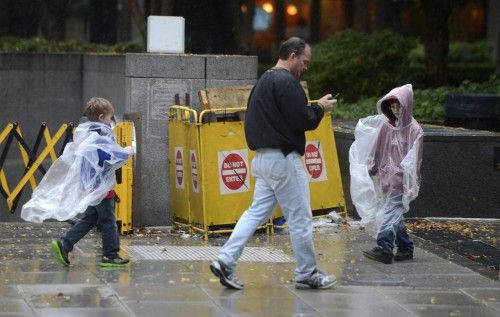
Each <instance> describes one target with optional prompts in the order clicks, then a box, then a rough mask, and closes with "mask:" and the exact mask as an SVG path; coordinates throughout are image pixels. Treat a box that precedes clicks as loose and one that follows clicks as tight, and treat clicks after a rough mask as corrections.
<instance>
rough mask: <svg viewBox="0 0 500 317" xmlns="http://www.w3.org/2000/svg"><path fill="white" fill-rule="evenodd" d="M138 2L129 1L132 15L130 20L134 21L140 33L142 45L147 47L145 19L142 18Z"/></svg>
mask: <svg viewBox="0 0 500 317" xmlns="http://www.w3.org/2000/svg"><path fill="white" fill-rule="evenodd" d="M138 1H139V0H129V4H130V13H131V14H132V19H133V20H134V23H135V25H136V26H137V29H138V30H139V32H140V33H141V36H142V40H143V42H144V45H145V46H146V47H147V44H146V41H147V34H146V19H145V18H144V12H143V11H142V9H141V6H140V5H139V2H138Z"/></svg>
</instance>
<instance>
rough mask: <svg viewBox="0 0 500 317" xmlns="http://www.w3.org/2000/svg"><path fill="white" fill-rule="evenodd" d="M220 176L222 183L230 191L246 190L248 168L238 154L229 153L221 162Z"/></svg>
mask: <svg viewBox="0 0 500 317" xmlns="http://www.w3.org/2000/svg"><path fill="white" fill-rule="evenodd" d="M220 175H221V177H222V182H223V184H224V185H225V187H227V188H228V189H229V190H231V191H237V190H240V189H245V187H246V189H247V190H248V185H247V183H248V182H247V175H248V168H247V164H246V162H245V159H244V158H243V157H242V156H241V155H240V154H239V153H234V152H232V153H229V154H228V155H226V156H224V159H223V160H222V164H221V168H220Z"/></svg>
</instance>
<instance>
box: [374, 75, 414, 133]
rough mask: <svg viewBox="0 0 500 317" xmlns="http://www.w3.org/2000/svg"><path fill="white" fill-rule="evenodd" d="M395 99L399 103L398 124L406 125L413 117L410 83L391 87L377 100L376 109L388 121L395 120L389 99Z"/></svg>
mask: <svg viewBox="0 0 500 317" xmlns="http://www.w3.org/2000/svg"><path fill="white" fill-rule="evenodd" d="M394 99H397V100H398V101H399V103H400V104H401V114H400V116H399V121H400V126H403V127H405V126H407V125H408V124H410V123H411V121H412V118H413V88H412V85H411V84H406V85H403V86H400V87H396V88H394V89H392V90H391V91H390V92H389V93H387V94H386V95H385V96H384V97H382V98H381V99H380V100H379V101H377V111H378V113H379V114H384V115H385V116H386V117H387V118H388V119H389V121H390V122H395V120H396V117H395V116H394V114H393V113H392V111H391V102H390V101H391V100H394Z"/></svg>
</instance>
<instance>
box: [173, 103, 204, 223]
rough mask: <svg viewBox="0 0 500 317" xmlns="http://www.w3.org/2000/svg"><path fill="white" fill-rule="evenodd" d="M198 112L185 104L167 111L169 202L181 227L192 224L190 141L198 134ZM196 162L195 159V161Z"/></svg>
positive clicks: (175, 221) (174, 219) (175, 220)
mask: <svg viewBox="0 0 500 317" xmlns="http://www.w3.org/2000/svg"><path fill="white" fill-rule="evenodd" d="M196 123H197V113H196V111H194V110H192V109H190V108H188V107H185V106H172V107H170V108H169V112H168V136H169V137H168V144H169V154H168V158H169V167H170V169H169V170H170V175H169V179H170V201H171V210H172V221H173V223H174V224H176V225H178V226H181V227H184V226H186V227H189V226H190V225H191V213H190V206H189V202H190V198H189V193H190V186H191V182H192V180H191V169H190V168H189V165H190V164H189V163H188V162H190V157H191V155H190V154H189V153H188V151H189V142H190V140H191V138H192V136H191V134H192V133H194V134H195V135H196V133H197V132H196V129H193V128H192V126H194V127H196ZM195 162H196V161H195Z"/></svg>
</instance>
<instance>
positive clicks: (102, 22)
mask: <svg viewBox="0 0 500 317" xmlns="http://www.w3.org/2000/svg"><path fill="white" fill-rule="evenodd" d="M117 20H118V10H117V0H106V1H102V0H91V1H90V12H89V23H90V42H92V43H101V44H108V45H109V44H115V43H116V34H117Z"/></svg>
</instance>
